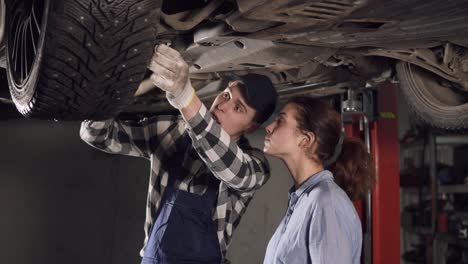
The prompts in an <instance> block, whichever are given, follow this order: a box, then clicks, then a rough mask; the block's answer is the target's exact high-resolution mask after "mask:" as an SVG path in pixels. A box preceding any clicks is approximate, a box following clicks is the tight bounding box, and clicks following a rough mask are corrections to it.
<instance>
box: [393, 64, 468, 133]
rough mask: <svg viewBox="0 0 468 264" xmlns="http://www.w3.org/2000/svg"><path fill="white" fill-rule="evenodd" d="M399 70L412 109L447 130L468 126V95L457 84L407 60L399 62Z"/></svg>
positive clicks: (434, 124)
mask: <svg viewBox="0 0 468 264" xmlns="http://www.w3.org/2000/svg"><path fill="white" fill-rule="evenodd" d="M396 72H397V77H398V80H399V81H400V89H401V91H402V93H403V94H404V97H405V98H406V100H407V101H408V104H409V106H410V108H411V110H412V112H414V113H415V115H416V116H417V117H418V118H419V119H421V120H422V121H423V122H424V123H426V124H428V125H430V126H432V127H435V128H441V129H446V130H465V129H466V128H468V94H467V93H463V92H461V91H459V90H457V89H456V88H454V87H453V86H454V85H456V84H454V83H451V82H450V81H447V80H445V79H443V78H441V77H438V76H437V75H436V74H434V73H431V72H429V71H427V70H425V69H423V68H421V67H418V66H416V65H413V64H410V63H407V62H398V63H397V64H396Z"/></svg>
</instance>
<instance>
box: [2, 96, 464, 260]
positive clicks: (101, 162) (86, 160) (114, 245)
mask: <svg viewBox="0 0 468 264" xmlns="http://www.w3.org/2000/svg"><path fill="white" fill-rule="evenodd" d="M398 109H399V110H398V114H397V117H398V122H399V129H398V130H399V131H398V133H399V138H404V136H405V135H407V133H408V131H411V130H410V127H411V125H412V124H411V122H412V120H411V119H410V116H409V114H408V108H407V106H406V103H405V101H404V100H403V98H402V97H401V95H400V96H399V98H398ZM79 125H80V124H79V122H53V121H40V120H31V119H25V118H9V119H5V120H1V121H0V137H1V138H2V142H1V143H0V146H1V148H0V149H1V152H0V165H1V171H0V209H1V211H0V263H15V264H31V263H34V264H42V263H48V264H51V263H68V264H75V263H76V264H78V263H87V264H92V263H100V264H102V263H109V264H110V263H112V264H124V263H125V264H128V263H139V261H140V257H139V254H138V253H139V251H140V249H141V246H142V241H143V235H144V233H143V222H144V213H145V204H146V201H145V200H146V192H147V181H148V176H149V163H148V162H147V161H146V160H143V159H137V158H132V157H126V156H120V155H109V154H105V153H103V152H100V151H97V150H95V149H93V148H91V147H89V146H88V145H87V144H85V143H84V142H82V141H81V139H80V138H79V133H78V132H79ZM263 137H264V130H263V128H262V129H261V130H259V131H258V132H256V133H254V134H252V135H250V136H249V138H250V140H251V142H252V143H253V145H255V146H257V147H260V148H262V146H263ZM269 160H270V164H271V166H272V172H273V173H272V176H271V179H270V181H269V182H268V183H267V184H266V186H265V187H264V188H263V189H261V190H260V191H258V193H257V195H256V196H255V198H254V199H253V201H252V203H251V205H250V206H249V208H248V210H247V212H246V214H245V216H244V218H243V219H242V221H241V223H240V226H239V228H238V230H237V232H236V233H235V235H234V240H233V243H232V246H231V248H230V252H229V255H228V257H229V259H230V260H231V261H232V263H246V264H250V263H262V261H263V256H264V253H265V248H266V245H267V243H268V240H269V238H270V237H271V235H272V233H273V231H274V230H275V228H276V226H277V225H278V223H279V221H280V219H281V217H282V216H283V214H284V210H285V208H286V204H287V197H288V195H287V192H288V189H289V188H290V186H291V185H292V181H291V179H290V176H289V173H288V172H287V170H286V168H285V166H284V165H283V163H282V162H280V161H279V160H278V159H275V158H269ZM401 162H403V163H404V161H401ZM403 163H401V164H403ZM402 182H404V181H402ZM404 189H405V188H401V190H400V191H401V197H402V198H404V201H403V199H402V202H408V201H410V203H411V201H412V202H415V201H418V199H417V196H418V195H416V198H411V197H410V198H408V197H407V195H406V194H405V192H404V191H403V190H404ZM412 193H413V194H414V193H415V192H414V191H413V192H412ZM416 193H417V192H416ZM401 207H402V208H401V211H404V210H405V205H402V206H401ZM404 223H405V221H403V220H402V225H403V224H404ZM411 233H413V232H411ZM401 239H402V241H401V243H400V251H401V254H402V256H403V257H404V258H409V259H413V260H415V261H411V262H407V263H426V260H427V259H428V258H426V257H428V256H429V255H427V254H428V253H427V252H426V251H425V250H426V248H425V247H424V236H423V237H421V236H420V234H417V233H416V234H413V235H411V234H408V232H407V230H405V229H404V228H402V229H401ZM421 241H422V242H421ZM457 241H462V242H464V241H463V240H460V239H459V240H457ZM465 243H466V242H465ZM445 250H446V251H447V250H448V249H447V246H446V248H445ZM452 252H453V250H452ZM405 254H406V255H405ZM453 254H459V255H456V256H458V259H459V260H460V261H461V260H462V259H463V256H465V257H466V250H465V251H463V250H460V251H459V253H453ZM463 254H465V255H463ZM444 256H446V254H445V255H444ZM456 256H455V257H456ZM402 263H405V262H404V260H402ZM447 263H466V262H447Z"/></svg>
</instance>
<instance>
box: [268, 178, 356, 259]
mask: <svg viewBox="0 0 468 264" xmlns="http://www.w3.org/2000/svg"><path fill="white" fill-rule="evenodd" d="M361 246H362V229H361V222H360V220H359V217H358V215H357V213H356V209H355V208H354V205H353V203H352V202H351V200H350V199H349V198H348V195H346V193H345V192H344V191H343V190H342V189H341V188H340V187H339V186H338V185H337V184H336V183H335V182H334V180H333V175H332V173H331V172H330V171H328V170H324V171H321V172H318V173H317V174H315V175H313V176H312V177H310V178H309V179H307V181H305V182H304V183H303V184H302V185H301V186H300V187H299V189H297V190H294V187H293V188H292V189H291V191H290V192H289V205H288V209H287V212H286V215H285V216H284V217H283V220H281V223H280V225H279V226H278V228H277V229H276V231H275V234H274V235H273V237H272V238H271V239H270V242H269V243H268V247H267V250H266V255H265V260H264V262H263V263H264V264H296V263H297V264H299V263H300V264H305V263H313V264H316V263H325V264H342V263H343V264H344V263H352V264H359V263H360V257H361Z"/></svg>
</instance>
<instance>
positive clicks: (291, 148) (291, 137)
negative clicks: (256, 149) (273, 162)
mask: <svg viewBox="0 0 468 264" xmlns="http://www.w3.org/2000/svg"><path fill="white" fill-rule="evenodd" d="M265 130H266V133H267V134H266V136H265V142H264V143H265V147H264V148H263V151H264V152H265V153H267V154H269V155H272V156H275V157H278V158H281V157H285V156H287V155H288V154H291V153H298V151H302V150H301V148H300V146H299V145H300V141H301V133H299V130H298V128H297V121H296V109H295V106H294V105H293V104H287V105H286V106H285V107H284V108H283V109H282V110H281V112H280V113H279V114H278V116H277V117H276V118H275V120H274V121H273V122H272V123H271V124H269V125H268V126H267V127H266V128H265Z"/></svg>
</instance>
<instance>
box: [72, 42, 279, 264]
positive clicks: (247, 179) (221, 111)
mask: <svg viewBox="0 0 468 264" xmlns="http://www.w3.org/2000/svg"><path fill="white" fill-rule="evenodd" d="M149 68H150V69H151V70H152V71H153V74H152V76H151V80H152V82H153V83H154V85H156V86H157V87H159V88H161V89H162V90H164V91H166V97H167V99H168V100H169V103H170V104H171V105H172V106H174V107H175V108H177V109H179V111H180V113H181V116H155V117H153V118H145V119H143V120H140V121H138V122H134V121H133V122H132V121H117V120H114V119H110V120H104V121H84V122H83V123H82V126H81V130H80V136H81V138H82V139H83V140H84V141H86V142H87V143H88V144H90V145H91V146H93V147H95V148H98V149H100V150H103V151H106V152H109V153H115V154H124V155H131V156H137V157H144V158H146V159H148V160H150V161H151V175H150V180H149V187H148V198H147V207H146V221H145V226H144V229H145V235H146V237H145V240H144V246H143V249H142V250H141V252H140V254H141V256H142V257H143V258H142V263H145V264H150V263H151V264H153V263H167V264H169V263H171V264H172V263H223V262H228V261H227V260H226V259H225V256H226V251H227V248H228V246H229V244H230V243H231V239H232V235H233V232H234V230H235V228H236V227H237V225H238V224H239V221H240V219H241V217H242V215H243V214H244V212H245V210H246V208H247V206H248V204H249V202H250V200H251V199H252V197H253V195H254V193H255V192H256V191H257V190H258V189H259V188H260V187H262V186H263V185H264V184H265V183H266V182H267V180H268V178H269V175H270V171H269V165H268V162H267V160H266V158H265V156H264V154H263V152H262V151H260V150H258V149H254V148H252V147H251V146H250V145H249V142H248V141H247V139H246V138H245V137H243V134H244V133H249V132H253V131H255V130H256V129H257V128H258V127H259V126H260V125H261V124H262V123H263V122H264V121H266V119H268V118H269V116H270V115H271V114H272V113H273V111H274V109H275V104H276V100H277V94H276V90H275V89H274V88H273V85H272V83H271V81H270V80H269V79H268V78H267V77H265V76H262V75H258V74H247V75H245V76H242V77H237V79H236V80H234V81H232V82H230V83H229V85H228V87H227V88H226V89H225V90H224V91H223V92H221V93H220V94H219V95H218V96H217V97H216V99H215V101H214V102H213V104H212V106H211V108H210V110H208V109H207V108H206V107H205V106H204V105H203V104H202V102H201V101H200V99H199V98H198V97H197V95H196V94H195V91H194V89H193V88H192V86H191V84H190V80H189V78H188V76H189V73H188V65H187V64H186V63H185V61H184V60H183V58H182V57H181V55H180V54H179V53H178V52H177V51H175V50H173V49H171V48H169V47H167V46H165V45H159V46H157V47H156V49H155V53H154V55H153V58H152V60H151V64H150V66H149ZM144 92H145V91H140V90H137V92H136V94H141V93H144ZM190 142H191V144H190Z"/></svg>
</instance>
